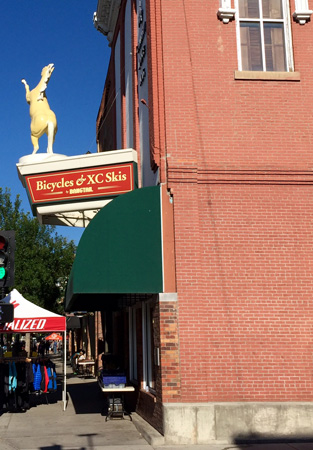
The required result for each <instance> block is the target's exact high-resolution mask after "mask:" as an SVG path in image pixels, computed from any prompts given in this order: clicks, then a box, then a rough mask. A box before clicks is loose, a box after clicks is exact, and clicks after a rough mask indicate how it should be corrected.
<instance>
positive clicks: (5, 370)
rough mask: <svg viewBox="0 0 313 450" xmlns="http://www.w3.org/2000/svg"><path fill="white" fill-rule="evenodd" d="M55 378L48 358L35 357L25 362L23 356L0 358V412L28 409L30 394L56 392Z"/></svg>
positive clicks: (52, 364)
mask: <svg viewBox="0 0 313 450" xmlns="http://www.w3.org/2000/svg"><path fill="white" fill-rule="evenodd" d="M56 379H57V375H56V370H55V364H54V363H53V362H52V361H51V360H50V359H48V358H45V359H40V358H36V359H35V360H34V361H33V362H27V361H25V359H24V358H23V359H22V360H18V359H14V360H12V359H1V360H0V412H1V411H3V410H9V411H12V412H14V411H25V410H26V409H29V408H30V394H31V393H35V394H36V396H37V395H40V394H47V393H50V392H56V390H57V383H56ZM45 398H46V400H47V397H45ZM47 403H48V400H47Z"/></svg>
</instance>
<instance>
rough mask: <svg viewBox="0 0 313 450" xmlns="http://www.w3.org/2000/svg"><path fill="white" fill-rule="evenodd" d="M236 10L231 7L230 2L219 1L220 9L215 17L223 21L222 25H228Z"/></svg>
mask: <svg viewBox="0 0 313 450" xmlns="http://www.w3.org/2000/svg"><path fill="white" fill-rule="evenodd" d="M235 13H236V10H235V9H233V8H232V7H231V0H220V7H219V9H218V11H217V17H218V18H219V19H220V20H222V21H223V23H228V22H229V21H230V20H233V19H234V18H235Z"/></svg>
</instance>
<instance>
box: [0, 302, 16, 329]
mask: <svg viewBox="0 0 313 450" xmlns="http://www.w3.org/2000/svg"><path fill="white" fill-rule="evenodd" d="M13 320H14V305H12V303H4V302H0V323H1V324H2V323H10V322H13Z"/></svg>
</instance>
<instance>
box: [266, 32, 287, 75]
mask: <svg viewBox="0 0 313 450" xmlns="http://www.w3.org/2000/svg"><path fill="white" fill-rule="evenodd" d="M264 43H265V59H266V70H267V71H275V72H283V71H285V70H286V59H285V44H284V30H283V25H282V24H264Z"/></svg>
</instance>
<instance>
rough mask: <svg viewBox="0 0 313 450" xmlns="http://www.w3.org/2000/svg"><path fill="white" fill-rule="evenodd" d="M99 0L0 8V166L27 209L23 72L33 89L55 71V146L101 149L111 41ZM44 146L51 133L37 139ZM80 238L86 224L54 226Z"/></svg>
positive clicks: (28, 149) (28, 1)
mask: <svg viewBox="0 0 313 450" xmlns="http://www.w3.org/2000/svg"><path fill="white" fill-rule="evenodd" d="M96 9H97V0H66V1H65V0H7V1H3V2H1V9H0V42H1V68H0V85H1V96H0V108H1V115H0V117H1V120H0V139H1V146H0V155H1V159H0V167H1V181H0V186H1V187H2V188H5V187H8V188H10V189H11V193H12V196H13V198H15V196H16V195H17V194H20V196H21V199H22V207H23V209H24V211H29V212H30V206H29V202H28V199H27V195H26V191H25V190H24V188H23V187H22V184H21V182H20V181H19V179H18V176H17V170H16V163H18V160H19V158H21V157H22V156H25V155H28V154H31V153H32V150H33V149H32V144H31V141H30V117H29V106H28V104H27V103H26V99H25V88H24V85H23V84H22V83H21V79H22V78H25V79H26V81H27V83H28V84H29V86H30V89H33V88H34V87H35V86H36V85H37V83H38V82H39V80H40V73H41V70H42V68H43V67H44V66H46V65H47V64H49V63H54V65H55V70H54V72H53V74H52V76H51V79H50V82H49V85H48V87H47V90H46V94H47V98H48V101H49V104H50V107H51V109H52V110H53V111H54V112H55V114H56V117H57V121H58V132H57V135H56V140H55V143H54V147H53V150H54V153H61V154H65V155H67V156H74V155H80V154H84V153H86V152H87V151H90V152H92V153H95V152H96V149H97V144H96V118H97V113H98V109H99V105H100V101H101V96H102V91H103V87H104V82H105V77H106V73H107V65H108V61H109V57H110V48H109V46H108V41H107V39H106V37H105V36H103V35H102V34H101V33H99V31H97V30H96V29H95V27H94V25H93V20H92V19H93V13H94V11H96ZM39 146H40V149H39V152H40V153H41V152H44V151H46V148H47V138H46V135H44V136H43V137H42V138H41V139H40V140H39ZM56 231H57V233H58V234H61V235H63V236H66V237H67V238H68V239H73V240H74V241H75V242H76V243H78V241H79V238H80V236H81V234H82V232H83V229H82V228H73V227H63V226H58V227H57V228H56Z"/></svg>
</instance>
